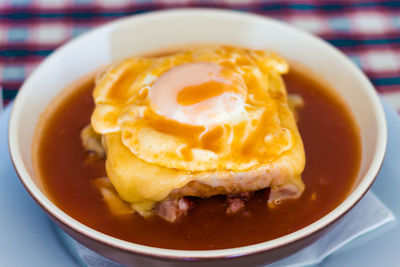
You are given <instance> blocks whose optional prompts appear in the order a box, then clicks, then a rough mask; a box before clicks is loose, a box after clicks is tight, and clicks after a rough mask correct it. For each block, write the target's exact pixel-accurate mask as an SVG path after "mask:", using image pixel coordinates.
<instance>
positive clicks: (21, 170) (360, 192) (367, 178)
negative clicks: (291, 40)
mask: <svg viewBox="0 0 400 267" xmlns="http://www.w3.org/2000/svg"><path fill="white" fill-rule="evenodd" d="M210 15H212V16H218V17H219V18H221V17H226V18H233V19H245V20H249V21H254V22H259V23H262V22H264V23H265V22H268V23H270V24H274V26H276V27H280V28H283V29H285V30H289V31H294V32H296V33H297V34H301V35H302V36H304V37H305V38H311V39H313V41H314V42H317V43H319V45H321V46H325V48H327V49H329V50H331V52H333V54H334V56H335V57H340V58H341V61H342V62H343V63H344V64H345V65H347V67H348V68H349V69H350V70H351V71H352V74H353V75H355V76H356V78H357V80H358V81H359V83H361V84H362V87H363V88H364V90H365V91H366V93H367V95H368V97H369V98H370V99H371V101H372V105H373V107H372V108H373V110H372V111H373V112H374V113H375V116H376V117H377V118H378V120H377V123H378V125H377V127H378V135H377V144H376V147H375V151H376V153H375V155H374V157H373V159H372V162H371V164H370V166H369V168H368V170H367V172H366V174H365V175H364V178H363V179H362V181H361V182H360V184H359V185H358V186H357V187H356V188H355V190H354V191H353V192H352V193H351V194H350V195H349V196H348V197H347V198H346V199H345V200H344V201H343V202H342V203H341V204H340V205H339V206H337V207H336V208H335V209H334V210H332V211H331V212H329V213H328V214H326V215H325V216H324V217H322V218H320V219H319V220H317V221H315V222H313V223H312V224H310V225H308V226H306V227H303V228H301V229H299V230H297V231H295V232H293V233H290V234H288V235H285V236H282V237H279V238H276V239H273V240H269V241H265V242H261V243H257V244H253V245H247V246H242V247H235V248H228V249H215V250H178V249H166V248H158V247H151V246H147V245H140V244H136V243H132V242H129V241H124V240H121V239H118V238H115V237H111V236H109V235H106V234H103V233H101V232H99V231H97V230H94V229H93V228H90V227H88V226H86V225H84V224H83V223H81V222H79V221H77V220H76V219H74V218H73V217H71V216H69V215H67V214H66V213H65V212H64V211H62V210H61V209H60V208H58V207H57V206H56V205H55V204H54V203H53V202H51V201H50V199H48V198H47V197H46V195H45V194H44V193H43V192H42V191H41V190H40V189H39V188H38V186H37V185H36V184H35V183H34V182H33V179H32V177H31V176H30V174H29V172H28V170H27V168H26V167H25V165H24V163H23V159H22V155H21V153H20V151H21V149H20V144H19V142H18V138H17V136H18V118H19V117H20V116H21V114H22V109H23V108H22V104H20V103H22V101H23V100H22V99H24V98H27V97H28V96H29V94H28V92H29V91H28V88H30V87H32V86H31V83H32V82H31V81H32V80H33V77H35V76H36V75H37V73H39V72H40V70H41V69H43V68H44V66H46V65H47V64H49V63H50V62H51V61H52V59H53V58H55V57H57V56H58V55H59V54H61V53H63V52H64V50H66V49H68V47H70V46H73V45H76V44H77V43H78V42H80V41H82V40H85V39H88V38H91V37H92V36H94V35H97V34H101V33H102V31H105V30H108V29H110V28H113V27H118V26H120V25H123V24H125V23H126V22H131V21H142V22H143V21H146V20H152V19H155V18H156V19H160V18H163V17H173V16H181V17H182V16H210ZM8 141H9V142H8V143H9V149H10V154H11V159H12V162H13V165H14V168H15V170H16V172H17V174H18V177H19V179H20V181H21V182H22V184H23V185H24V187H25V188H26V190H27V191H28V192H29V194H30V195H31V196H32V197H33V198H34V199H35V201H36V202H37V203H38V204H39V205H40V206H41V207H42V208H43V209H44V210H45V211H47V212H48V213H49V214H50V215H51V216H53V217H54V218H55V219H56V220H58V221H59V222H61V223H63V224H64V225H66V226H67V227H69V228H71V229H73V230H74V231H76V232H78V233H80V234H82V235H84V236H86V237H88V238H90V239H93V240H96V241H98V242H100V243H104V244H107V245H109V246H112V247H115V248H119V249H121V250H124V251H128V252H131V253H137V254H141V255H147V256H151V257H161V258H170V259H211V258H225V257H237V256H244V255H249V254H255V253H259V252H263V251H269V250H274V249H277V248H279V247H282V246H285V245H288V244H290V243H295V242H297V241H299V240H301V239H304V238H306V237H307V236H310V235H312V234H313V233H316V232H319V231H320V230H322V229H325V228H326V227H328V226H329V225H331V224H332V223H334V222H335V221H336V220H338V219H339V218H340V217H341V216H342V215H344V214H345V213H347V212H348V211H349V210H350V209H351V208H352V207H353V206H355V205H356V204H357V203H358V201H359V200H360V199H361V198H362V197H363V196H364V194H365V193H366V192H367V191H368V189H369V188H370V186H371V185H372V184H373V182H374V181H375V178H376V176H377V175H378V172H379V170H380V168H381V165H382V162H383V158H384V155H385V151H386V145H387V125H386V119H385V115H384V111H383V107H382V105H381V103H380V101H379V97H378V95H377V93H376V90H375V89H374V87H373V85H372V84H371V82H370V81H369V80H368V78H367V77H366V76H365V74H364V73H362V72H361V70H360V69H359V68H358V67H357V66H356V65H355V64H354V63H353V62H351V61H350V59H348V58H347V57H346V56H345V55H344V54H342V53H341V52H340V51H339V50H338V49H337V48H335V47H333V46H332V45H330V44H329V43H327V42H326V41H324V40H322V39H320V38H319V37H316V36H314V35H312V34H310V33H308V32H306V31H303V30H301V29H297V28H295V27H293V26H291V25H289V24H286V23H284V22H281V21H277V20H275V19H271V18H269V17H266V16H261V15H256V14H251V13H242V12H238V11H231V10H222V9H212V8H180V9H169V10H162V11H152V12H148V13H144V14H136V15H131V16H127V17H124V18H120V19H116V20H114V21H112V22H109V23H106V24H104V25H102V26H100V27H96V28H94V29H92V30H90V31H88V32H87V33H84V34H82V35H81V36H79V37H77V38H74V39H72V40H70V41H68V42H67V43H65V44H63V45H62V46H61V47H59V48H57V49H56V50H55V51H54V52H53V53H52V54H51V55H50V56H48V57H47V58H46V59H44V60H43V61H42V62H41V63H40V64H39V66H38V67H37V68H36V69H35V70H34V72H33V73H32V74H31V75H30V77H29V78H28V79H27V80H25V81H24V83H23V85H22V87H21V88H20V90H19V92H18V94H17V97H16V99H15V101H14V104H13V107H12V110H11V114H10V122H9V140H8Z"/></svg>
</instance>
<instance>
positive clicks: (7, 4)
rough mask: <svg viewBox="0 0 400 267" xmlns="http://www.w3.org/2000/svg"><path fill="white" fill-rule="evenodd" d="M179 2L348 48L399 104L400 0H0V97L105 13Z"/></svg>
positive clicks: (14, 91) (399, 105) (10, 94)
mask: <svg viewBox="0 0 400 267" xmlns="http://www.w3.org/2000/svg"><path fill="white" fill-rule="evenodd" d="M177 7H216V8H227V9H235V10H241V11H244V12H252V13H258V14H262V15H265V16H269V17H274V18H277V19H280V20H284V21H286V22H288V23H290V24H293V25H295V26H297V27H300V28H303V29H305V30H307V31H310V32H312V33H314V34H316V35H318V36H320V37H322V38H323V39H325V40H327V41H328V42H330V43H331V44H333V45H334V46H336V47H337V48H339V49H340V50H341V51H343V52H344V53H345V54H347V55H348V56H349V57H350V58H351V59H352V60H353V61H354V62H355V63H356V64H357V65H358V66H359V67H360V68H361V69H362V70H363V71H364V72H365V73H366V74H367V75H368V77H369V78H370V79H371V81H372V83H373V84H374V85H375V87H376V89H377V90H378V92H379V93H381V94H382V95H383V96H384V97H385V98H386V99H387V100H388V101H389V103H390V104H391V105H392V106H394V107H395V108H396V109H397V110H400V1H376V0H349V1H346V0H324V1H317V0H305V1H299V0H287V1H276V0H136V1H129V0H0V85H1V86H2V87H3V98H4V102H5V103H8V102H9V101H10V100H11V99H13V98H14V97H15V95H16V94H17V92H18V89H19V88H20V86H21V83H22V82H23V81H24V79H25V78H26V77H27V76H28V75H29V73H31V71H32V70H33V69H34V68H35V67H36V66H37V65H38V63H40V61H41V60H43V58H44V57H46V56H47V55H49V54H50V53H51V52H52V51H53V50H54V49H56V48H57V47H58V46H60V45H61V44H62V43H64V42H66V41H67V40H69V39H71V38H73V37H75V36H78V35H79V34H81V33H83V32H85V31H87V30H89V29H91V28H93V27H95V26H98V25H100V24H103V23H105V22H107V21H110V20H113V19H116V18H119V17H122V16H126V15H130V14H137V13H142V12H148V11H152V10H159V9H165V8H177Z"/></svg>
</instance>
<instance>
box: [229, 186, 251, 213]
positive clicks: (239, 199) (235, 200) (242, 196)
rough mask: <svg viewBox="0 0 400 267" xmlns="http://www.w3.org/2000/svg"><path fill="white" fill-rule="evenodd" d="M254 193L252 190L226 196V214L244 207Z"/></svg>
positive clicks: (236, 211) (241, 209) (239, 210)
mask: <svg viewBox="0 0 400 267" xmlns="http://www.w3.org/2000/svg"><path fill="white" fill-rule="evenodd" d="M253 195H254V192H241V193H239V194H235V195H230V196H227V198H226V204H227V207H226V213H227V214H228V215H232V214H236V213H238V212H241V211H243V210H244V208H245V207H246V202H247V201H249V199H250V198H251V197H252V196H253Z"/></svg>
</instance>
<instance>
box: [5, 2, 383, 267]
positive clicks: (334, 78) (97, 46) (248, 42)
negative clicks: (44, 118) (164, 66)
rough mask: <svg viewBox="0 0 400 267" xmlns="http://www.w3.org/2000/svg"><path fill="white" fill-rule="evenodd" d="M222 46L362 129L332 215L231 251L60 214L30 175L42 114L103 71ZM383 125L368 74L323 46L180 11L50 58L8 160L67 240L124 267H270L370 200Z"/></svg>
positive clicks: (131, 23)
mask: <svg viewBox="0 0 400 267" xmlns="http://www.w3.org/2000/svg"><path fill="white" fill-rule="evenodd" d="M197 43H220V44H230V45H237V46H244V47H249V48H256V49H265V50H271V51H275V52H277V53H279V54H280V55H282V56H283V57H285V58H287V59H289V60H290V61H294V62H299V63H301V64H302V65H304V66H306V67H308V68H309V69H311V70H312V71H313V72H314V73H316V74H317V75H318V76H320V77H321V78H323V79H324V80H325V81H327V82H328V83H329V84H330V85H331V86H332V88H334V90H336V92H337V93H338V94H339V95H340V96H341V97H342V98H343V99H344V101H345V102H346V103H347V105H348V106H349V107H350V110H351V112H352V113H353V115H354V118H355V120H356V122H357V124H358V126H359V128H360V133H361V141H362V159H361V167H360V170H359V173H358V176H357V180H356V185H355V187H354V188H353V190H352V192H351V194H350V195H349V196H348V197H347V199H346V200H345V201H344V202H342V203H341V204H340V205H339V206H338V207H337V208H336V209H335V210H333V211H331V212H330V213H329V214H327V215H326V216H324V217H323V218H321V219H319V220H318V221H316V222H314V223H312V224H311V225H308V226H307V227H304V228H302V229H300V230H298V231H296V232H294V233H291V234H288V235H285V236H283V237H280V238H277V239H274V240H271V241H267V242H263V243H259V244H255V245H251V246H245V247H238V248H232V249H221V250H203V251H188V250H171V249H161V248H154V247H149V246H143V245H138V244H134V243H130V242H126V241H123V240H120V239H117V238H113V237H111V236H108V235H105V234H102V233H100V232H98V231H96V230H94V229H91V228H89V227H87V226H85V225H83V224H82V223H80V222H78V221H77V220H75V219H74V218H72V217H70V216H68V215H67V214H66V213H65V212H63V211H62V210H61V209H59V208H58V207H57V206H56V205H55V204H54V203H52V202H51V200H50V199H49V198H48V197H47V195H46V192H44V191H43V190H42V189H41V186H40V184H39V182H38V179H37V177H36V176H35V174H34V171H33V166H32V157H31V154H32V153H31V147H32V140H33V136H34V132H35V127H36V124H37V122H38V119H39V116H40V114H41V113H42V112H43V110H44V109H45V107H46V106H47V105H48V104H49V103H50V102H51V101H52V99H53V98H54V97H55V96H56V95H57V94H59V93H60V91H61V90H63V88H65V87H66V86H67V85H68V84H69V83H71V82H73V81H74V80H76V79H78V78H79V77H81V76H82V75H84V74H86V73H89V72H91V71H93V70H95V69H96V68H98V67H99V66H100V65H104V64H109V63H111V62H113V61H116V60H119V59H122V58H126V57H128V56H131V55H135V54H141V53H145V52H149V51H156V50H160V49H164V48H168V47H174V46H180V45H187V44H197ZM386 139H387V134H386V122H385V117H384V113H383V109H382V107H381V104H380V102H379V99H378V96H377V94H376V92H375V90H374V88H373V87H372V85H371V83H370V82H369V81H368V79H367V78H366V77H365V75H364V74H363V73H362V72H361V71H360V70H359V69H358V68H357V67H356V66H355V65H354V64H353V63H352V62H351V61H350V60H349V59H348V58H346V57H345V56H344V55H343V54H342V53H340V52H339V51H338V50H337V49H335V48H333V47H332V46H330V45H329V44H327V43H326V42H324V41H322V40H321V39H319V38H317V37H314V36H312V35H310V34H308V33H306V32H303V31H301V30H297V29H295V28H293V27H291V26H288V25H286V24H284V23H281V22H277V21H275V20H272V19H268V18H265V17H261V16H256V15H250V14H243V13H239V12H232V11H222V10H210V9H180V10H169V11H162V12H153V13H147V14H144V15H135V16H132V17H127V18H123V19H120V20H116V21H114V22H111V23H108V24H106V25H104V26H102V27H100V28H97V29H95V30H93V31H90V32H89V33H87V34H85V35H83V36H81V37H79V38H77V39H75V40H72V41H70V42H68V43H67V44H65V45H63V46H62V47H61V48H59V49H57V51H55V52H54V53H52V54H51V55H50V56H49V57H48V58H47V59H46V60H45V61H43V62H42V63H41V64H40V66H39V67H38V68H37V69H36V70H35V72H34V73H33V74H32V75H31V76H30V77H29V78H28V79H27V80H26V81H25V83H24V84H23V86H22V88H21V90H20V92H19V94H18V96H17V98H16V100H15V102H14V106H13V110H12V113H11V118H10V125H9V144H10V151H11V156H12V160H13V162H14V165H15V168H16V170H17V172H18V174H19V177H20V179H21V181H22V182H23V184H24V185H25V187H26V188H27V190H28V191H29V192H30V194H31V195H32V197H33V198H34V199H35V200H36V201H37V202H38V203H39V204H40V205H41V206H42V207H43V208H44V210H46V211H47V213H48V214H49V215H50V217H52V218H53V219H54V220H55V221H56V223H58V224H59V225H60V226H61V227H62V228H63V229H64V230H65V231H66V232H67V233H69V234H70V235H71V236H73V237H74V238H75V239H77V240H79V241H80V242H81V243H83V244H84V245H86V246H88V247H89V248H90V249H92V250H94V251H96V252H98V253H100V254H102V255H104V256H106V257H109V258H111V259H113V260H115V261H117V262H121V263H123V264H126V265H134V264H138V265H140V266H159V265H160V264H161V263H163V264H174V265H175V264H178V265H179V264H185V263H187V261H188V260H189V261H198V264H200V265H201V264H205V265H206V264H209V263H218V264H219V266H223V265H227V266H228V265H229V266H232V265H243V264H246V265H250V264H265V263H270V262H272V261H274V260H277V259H279V258H282V257H285V256H288V255H290V254H291V253H293V252H294V251H296V250H298V249H300V248H302V247H304V246H305V245H307V244H308V243H310V242H312V241H313V240H314V239H316V238H317V237H318V235H320V234H321V233H322V232H323V231H321V230H323V229H325V230H326V229H328V228H329V227H328V226H330V225H332V223H333V222H335V221H336V220H338V219H339V218H340V217H341V216H342V215H343V214H345V213H346V212H347V211H348V210H349V209H350V208H352V207H353V206H354V205H355V204H356V203H357V202H358V201H359V200H360V199H361V197H362V196H363V195H364V194H365V193H366V192H367V190H368V189H369V187H370V186H371V184H372V183H373V181H374V179H375V177H376V176H377V174H378V171H379V169H380V166H381V163H382V160H383V157H384V152H385V148H386Z"/></svg>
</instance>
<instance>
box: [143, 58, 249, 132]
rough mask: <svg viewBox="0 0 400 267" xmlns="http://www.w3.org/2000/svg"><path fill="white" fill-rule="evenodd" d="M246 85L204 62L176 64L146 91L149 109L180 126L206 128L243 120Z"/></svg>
mask: <svg viewBox="0 0 400 267" xmlns="http://www.w3.org/2000/svg"><path fill="white" fill-rule="evenodd" d="M246 92H247V90H246V85H245V83H244V81H243V78H242V77H241V76H240V75H238V74H236V73H235V72H233V71H231V70H229V69H228V68H224V67H221V66H220V65H218V64H213V63H208V62H197V63H186V64H182V65H178V66H176V67H173V68H172V69H170V70H168V71H167V72H165V73H164V74H162V75H161V76H160V77H159V78H158V79H157V80H156V81H155V83H154V84H153V86H152V87H151V89H150V93H149V98H150V105H151V107H152V109H153V110H154V111H155V112H156V113H157V114H159V115H161V116H164V117H166V118H168V119H172V120H174V121H177V122H179V123H182V124H189V125H194V126H210V125H217V124H221V123H236V122H239V121H242V120H243V119H244V118H245V117H246V110H245V106H244V103H245V100H246V96H247V95H246Z"/></svg>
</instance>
